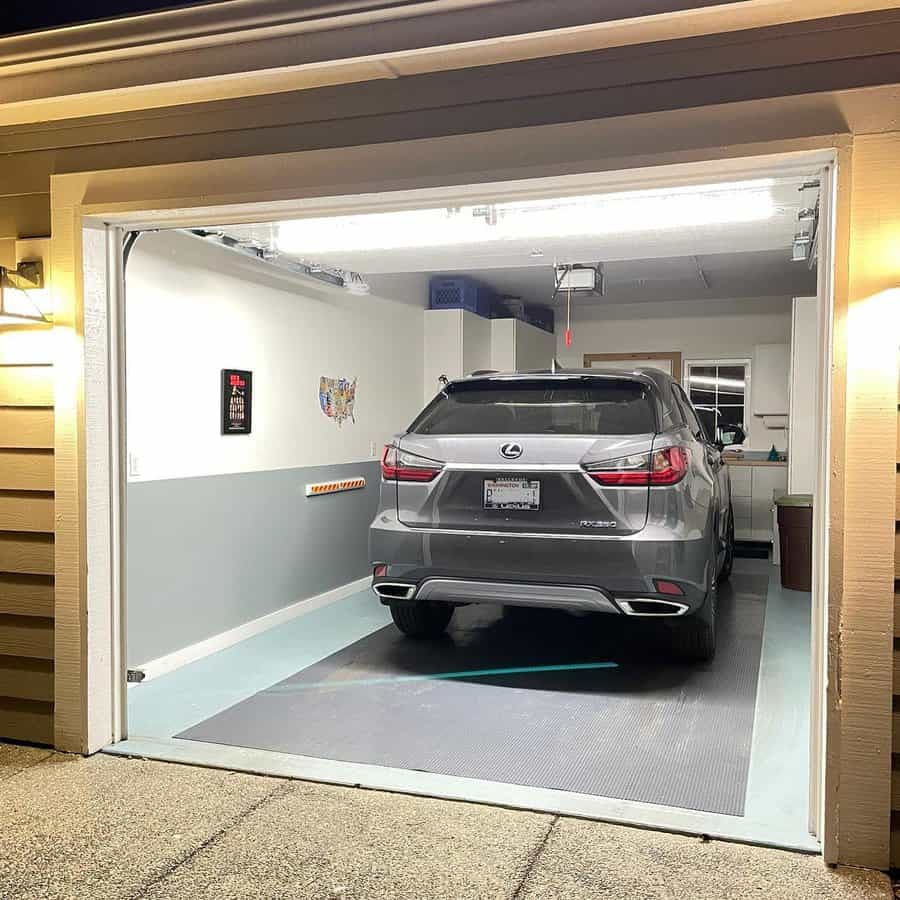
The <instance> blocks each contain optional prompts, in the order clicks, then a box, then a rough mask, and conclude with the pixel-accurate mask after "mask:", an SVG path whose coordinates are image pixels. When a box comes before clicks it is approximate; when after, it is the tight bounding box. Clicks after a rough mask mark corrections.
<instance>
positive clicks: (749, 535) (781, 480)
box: [728, 464, 787, 543]
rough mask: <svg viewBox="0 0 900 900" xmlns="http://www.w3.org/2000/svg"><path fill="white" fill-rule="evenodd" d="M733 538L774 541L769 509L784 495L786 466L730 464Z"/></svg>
mask: <svg viewBox="0 0 900 900" xmlns="http://www.w3.org/2000/svg"><path fill="white" fill-rule="evenodd" d="M728 471H729V473H730V475H731V503H732V507H733V508H734V536H735V537H736V538H737V539H738V540H739V541H765V542H769V543H771V542H772V541H773V540H774V533H773V520H772V506H773V505H774V502H775V497H778V496H781V495H782V494H785V493H787V466H786V465H758V466H754V465H746V464H744V465H729V466H728Z"/></svg>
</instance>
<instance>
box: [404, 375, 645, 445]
mask: <svg viewBox="0 0 900 900" xmlns="http://www.w3.org/2000/svg"><path fill="white" fill-rule="evenodd" d="M409 430H410V432H412V433H413V434H435V435H440V434H588V435H590V434H603V435H607V434H650V433H652V432H655V431H656V416H655V413H654V407H653V403H652V401H651V398H650V390H649V388H648V387H647V386H646V385H644V384H641V383H640V382H637V381H628V380H626V379H621V380H619V379H608V380H604V379H599V378H576V379H564V380H563V379H558V378H556V379H549V378H546V379H527V380H524V379H523V380H517V381H507V382H499V381H473V382H460V383H457V384H450V385H448V386H447V388H446V389H445V390H444V391H443V392H441V393H440V394H438V396H437V397H435V399H434V400H432V401H431V403H430V404H429V405H428V406H427V407H426V408H425V410H424V411H423V412H422V413H421V415H420V416H419V417H418V419H416V421H415V422H413V424H412V425H411V426H410V429H409Z"/></svg>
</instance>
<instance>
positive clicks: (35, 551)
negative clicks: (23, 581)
mask: <svg viewBox="0 0 900 900" xmlns="http://www.w3.org/2000/svg"><path fill="white" fill-rule="evenodd" d="M53 543H54V542H53V535H52V534H29V533H27V532H0V572H11V573H18V574H23V575H52V574H53V555H54V554H53Z"/></svg>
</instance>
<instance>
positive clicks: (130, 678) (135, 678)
mask: <svg viewBox="0 0 900 900" xmlns="http://www.w3.org/2000/svg"><path fill="white" fill-rule="evenodd" d="M146 677H147V673H146V672H142V671H141V670H140V669H129V670H128V674H127V675H126V676H125V680H126V681H127V682H128V683H129V684H140V683H141V682H142V681H143V680H144V679H145V678H146Z"/></svg>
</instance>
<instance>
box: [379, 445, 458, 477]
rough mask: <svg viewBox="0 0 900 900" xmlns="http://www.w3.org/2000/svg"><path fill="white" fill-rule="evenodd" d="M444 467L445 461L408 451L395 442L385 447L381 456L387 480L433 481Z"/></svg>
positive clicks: (383, 473)
mask: <svg viewBox="0 0 900 900" xmlns="http://www.w3.org/2000/svg"><path fill="white" fill-rule="evenodd" d="M443 468H444V464H443V463H439V462H436V461H435V460H433V459H426V458H425V457H424V456H416V455H415V454H414V453H407V452H406V451H405V450H400V449H398V448H397V447H395V446H394V445H393V444H388V445H387V446H386V447H385V448H384V455H383V456H382V457H381V474H382V476H383V477H384V479H385V480H386V481H420V482H423V481H433V480H434V479H435V478H437V476H438V475H439V474H440V472H441V469H443Z"/></svg>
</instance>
